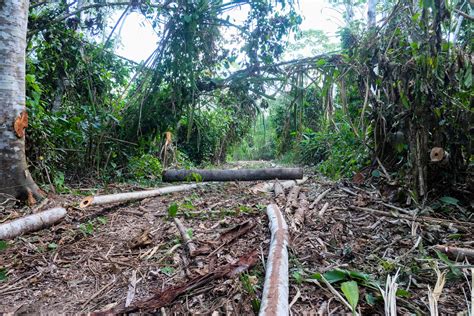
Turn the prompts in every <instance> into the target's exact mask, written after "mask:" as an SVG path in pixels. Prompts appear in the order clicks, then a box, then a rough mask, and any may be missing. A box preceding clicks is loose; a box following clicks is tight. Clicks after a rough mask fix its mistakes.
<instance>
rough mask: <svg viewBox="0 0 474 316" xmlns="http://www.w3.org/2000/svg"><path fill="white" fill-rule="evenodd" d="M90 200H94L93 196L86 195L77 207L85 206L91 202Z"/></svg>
mask: <svg viewBox="0 0 474 316" xmlns="http://www.w3.org/2000/svg"><path fill="white" fill-rule="evenodd" d="M92 201H94V197H92V196H88V197H86V198H84V199H83V200H82V201H81V204H79V207H80V208H86V207H88V206H90V205H91V204H92Z"/></svg>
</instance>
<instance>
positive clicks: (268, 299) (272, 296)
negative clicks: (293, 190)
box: [259, 204, 289, 316]
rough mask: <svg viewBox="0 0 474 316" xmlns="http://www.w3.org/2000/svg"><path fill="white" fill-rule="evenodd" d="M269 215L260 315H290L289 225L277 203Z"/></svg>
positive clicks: (268, 208) (271, 208)
mask: <svg viewBox="0 0 474 316" xmlns="http://www.w3.org/2000/svg"><path fill="white" fill-rule="evenodd" d="M267 216H268V219H269V221H270V224H269V226H270V232H271V242H270V250H269V255H268V260H267V266H266V270H265V271H266V272H265V283H264V286H263V294H262V302H261V305H260V312H259V315H265V316H266V315H288V312H289V310H288V249H287V246H288V226H287V224H286V222H285V219H284V218H283V215H282V214H281V212H280V209H279V208H278V206H276V205H275V204H270V205H268V206H267Z"/></svg>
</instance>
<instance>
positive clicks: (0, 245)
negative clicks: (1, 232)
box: [0, 240, 8, 251]
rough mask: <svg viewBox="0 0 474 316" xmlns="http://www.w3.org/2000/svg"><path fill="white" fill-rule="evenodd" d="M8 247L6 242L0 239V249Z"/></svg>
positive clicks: (3, 249)
mask: <svg viewBox="0 0 474 316" xmlns="http://www.w3.org/2000/svg"><path fill="white" fill-rule="evenodd" d="M7 248H8V242H6V241H5V240H0V251H5V250H6V249H7Z"/></svg>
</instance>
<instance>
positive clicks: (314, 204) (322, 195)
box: [309, 189, 332, 209]
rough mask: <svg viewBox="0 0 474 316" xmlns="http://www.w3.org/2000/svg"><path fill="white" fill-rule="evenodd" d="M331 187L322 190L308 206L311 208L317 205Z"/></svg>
mask: <svg viewBox="0 0 474 316" xmlns="http://www.w3.org/2000/svg"><path fill="white" fill-rule="evenodd" d="M331 190H332V189H327V190H326V191H324V192H323V193H321V194H320V195H318V197H317V198H316V199H315V200H314V202H313V203H311V205H310V206H309V208H310V209H313V208H314V207H315V206H316V205H318V203H319V202H321V200H322V199H324V197H325V196H326V195H327V194H328V193H329V192H330V191H331Z"/></svg>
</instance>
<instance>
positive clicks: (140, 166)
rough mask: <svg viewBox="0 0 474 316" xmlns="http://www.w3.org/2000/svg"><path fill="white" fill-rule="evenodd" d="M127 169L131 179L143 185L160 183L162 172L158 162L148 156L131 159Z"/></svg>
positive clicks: (156, 159)
mask: <svg viewBox="0 0 474 316" xmlns="http://www.w3.org/2000/svg"><path fill="white" fill-rule="evenodd" d="M128 169H129V171H130V175H131V176H132V177H133V178H135V179H136V180H137V181H138V182H139V183H142V184H145V185H149V184H152V183H155V182H158V181H160V180H161V173H162V172H163V167H162V165H161V162H160V160H159V159H158V158H157V157H155V156H153V155H150V154H143V155H141V156H135V157H132V158H131V159H130V161H129V164H128Z"/></svg>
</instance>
